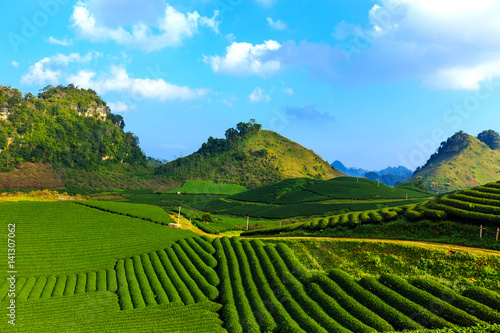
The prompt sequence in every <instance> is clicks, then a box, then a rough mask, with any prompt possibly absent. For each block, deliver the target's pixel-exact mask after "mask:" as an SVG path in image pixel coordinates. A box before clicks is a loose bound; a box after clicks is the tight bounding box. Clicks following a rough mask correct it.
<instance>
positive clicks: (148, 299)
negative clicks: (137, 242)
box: [132, 256, 158, 306]
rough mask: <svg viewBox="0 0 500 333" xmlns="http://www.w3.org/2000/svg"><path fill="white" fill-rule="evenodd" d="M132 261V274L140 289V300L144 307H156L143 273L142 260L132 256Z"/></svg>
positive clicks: (151, 291) (153, 296)
mask: <svg viewBox="0 0 500 333" xmlns="http://www.w3.org/2000/svg"><path fill="white" fill-rule="evenodd" d="M132 261H133V262H134V272H135V276H136V278H137V282H138V283H139V286H140V288H141V292H142V298H143V299H144V302H145V303H146V306H152V305H157V304H158V303H156V299H155V295H154V293H153V290H151V285H150V284H149V280H148V278H147V276H146V273H145V272H144V266H143V264H142V259H141V257H139V256H133V257H132Z"/></svg>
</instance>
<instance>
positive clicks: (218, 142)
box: [197, 119, 262, 154]
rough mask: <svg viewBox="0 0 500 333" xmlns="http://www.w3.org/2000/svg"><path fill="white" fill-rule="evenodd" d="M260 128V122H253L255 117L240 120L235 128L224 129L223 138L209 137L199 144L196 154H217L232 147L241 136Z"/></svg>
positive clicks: (239, 140)
mask: <svg viewBox="0 0 500 333" xmlns="http://www.w3.org/2000/svg"><path fill="white" fill-rule="evenodd" d="M261 128H262V125H261V124H257V123H255V119H250V122H248V123H244V122H240V123H238V124H237V125H236V128H229V129H228V130H226V133H225V136H226V138H225V139H214V138H213V137H209V138H208V141H207V142H205V143H203V144H202V145H201V148H200V149H199V150H198V152H197V153H198V154H217V153H222V152H225V151H228V150H230V149H231V148H234V147H235V146H236V145H237V144H238V143H239V142H241V140H242V139H243V138H245V137H246V136H248V135H252V134H254V133H258V132H259V131H260V130H261Z"/></svg>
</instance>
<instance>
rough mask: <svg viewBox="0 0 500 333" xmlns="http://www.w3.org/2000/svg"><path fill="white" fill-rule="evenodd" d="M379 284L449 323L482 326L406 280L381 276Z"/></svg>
mask: <svg viewBox="0 0 500 333" xmlns="http://www.w3.org/2000/svg"><path fill="white" fill-rule="evenodd" d="M380 282H382V283H383V284H384V285H386V286H388V287H390V288H391V289H392V290H395V291H397V292H398V293H400V294H401V295H403V296H404V297H406V298H408V299H410V300H412V301H413V302H415V303H418V304H420V305H422V306H424V307H425V308H427V309H428V310H429V311H431V312H433V313H435V314H436V315H438V316H440V317H442V318H444V319H446V320H447V321H449V322H452V323H455V324H458V325H459V326H476V325H478V324H484V322H482V321H481V320H479V319H477V318H476V317H474V316H472V315H470V314H468V313H467V312H465V311H463V310H460V309H458V308H455V307H453V306H451V305H450V304H448V303H446V302H444V301H442V300H441V299H439V298H437V297H435V296H433V295H432V294H430V293H428V292H425V291H423V290H420V289H418V288H416V287H414V286H412V285H411V284H410V283H408V282H407V281H406V280H404V279H402V278H400V277H397V276H395V275H389V274H382V275H381V276H380Z"/></svg>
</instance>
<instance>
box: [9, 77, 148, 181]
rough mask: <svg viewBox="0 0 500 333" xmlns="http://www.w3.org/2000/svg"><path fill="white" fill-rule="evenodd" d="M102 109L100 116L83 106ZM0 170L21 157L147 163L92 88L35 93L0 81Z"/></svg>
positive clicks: (67, 163)
mask: <svg viewBox="0 0 500 333" xmlns="http://www.w3.org/2000/svg"><path fill="white" fill-rule="evenodd" d="M98 108H99V109H100V110H105V115H104V116H103V115H101V116H100V117H92V116H85V115H84V113H85V112H87V111H88V110H97V109H98ZM0 109H3V110H4V111H5V109H7V114H8V115H7V119H4V120H0V149H2V150H3V151H2V152H1V153H0V169H1V170H4V171H8V170H11V169H12V168H13V167H15V166H16V165H19V164H21V163H23V162H48V163H53V164H54V165H58V166H64V167H72V168H85V169H91V168H94V167H96V166H99V165H102V164H103V163H106V164H109V163H120V162H123V163H127V164H141V165H146V156H145V155H144V153H143V152H142V150H141V149H140V147H139V139H138V138H137V137H136V136H135V135H134V134H133V133H130V132H124V131H123V128H124V127H125V123H124V121H123V117H122V116H120V115H114V114H112V113H111V112H110V110H109V108H108V107H107V106H106V103H105V102H104V101H103V100H101V99H100V98H99V96H97V94H96V93H95V91H93V90H91V89H88V90H85V89H78V88H77V87H75V86H73V85H69V86H58V87H53V86H47V87H45V88H44V89H42V90H41V92H40V93H39V94H38V96H36V97H35V96H33V95H32V94H29V93H28V94H26V95H25V96H24V98H23V97H22V94H21V92H20V91H18V90H17V89H11V88H8V87H2V86H0Z"/></svg>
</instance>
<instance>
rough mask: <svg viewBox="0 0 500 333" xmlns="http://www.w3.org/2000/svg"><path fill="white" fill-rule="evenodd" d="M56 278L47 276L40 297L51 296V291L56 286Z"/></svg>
mask: <svg viewBox="0 0 500 333" xmlns="http://www.w3.org/2000/svg"><path fill="white" fill-rule="evenodd" d="M56 282H57V278H56V277H55V276H50V277H49V278H47V282H46V283H45V287H43V291H42V294H41V295H40V298H48V297H50V296H52V291H54V287H55V286H56Z"/></svg>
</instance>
